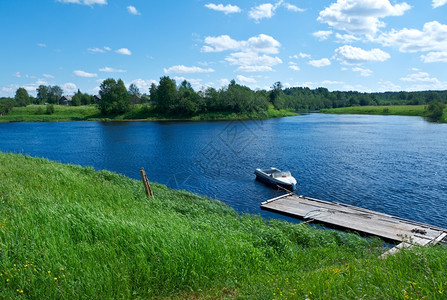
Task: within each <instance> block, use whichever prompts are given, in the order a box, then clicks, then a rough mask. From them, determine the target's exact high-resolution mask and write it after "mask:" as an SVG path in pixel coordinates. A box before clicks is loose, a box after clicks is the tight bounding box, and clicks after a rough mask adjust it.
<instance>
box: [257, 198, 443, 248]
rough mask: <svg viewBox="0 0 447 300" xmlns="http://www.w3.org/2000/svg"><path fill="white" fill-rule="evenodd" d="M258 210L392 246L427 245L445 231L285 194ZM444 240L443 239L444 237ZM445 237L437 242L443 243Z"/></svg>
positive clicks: (362, 209)
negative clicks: (362, 236) (394, 243)
mask: <svg viewBox="0 0 447 300" xmlns="http://www.w3.org/2000/svg"><path fill="white" fill-rule="evenodd" d="M261 209H265V210H269V211H273V212H277V213H280V214H285V215H288V216H292V217H295V218H298V219H301V220H305V221H308V222H309V221H312V222H315V223H319V224H323V225H326V226H330V227H335V228H338V229H342V230H351V231H357V232H359V233H362V234H366V235H373V236H378V237H380V238H383V239H385V240H388V241H392V242H407V243H409V244H417V245H426V244H428V243H430V242H432V241H433V240H435V239H436V238H438V237H440V234H442V233H443V232H447V230H446V229H443V228H440V227H436V226H431V225H428V224H423V223H419V222H414V221H411V220H406V219H402V218H398V217H394V216H391V215H387V214H384V213H380V212H375V211H372V210H368V209H364V208H360V207H356V206H352V205H347V204H343V203H337V202H327V201H323V200H319V199H314V198H308V197H303V196H297V195H294V194H286V195H283V196H280V197H276V198H274V199H270V200H268V201H265V202H263V203H262V204H261ZM444 237H445V236H444ZM444 237H442V238H440V240H442V239H443V238H444Z"/></svg>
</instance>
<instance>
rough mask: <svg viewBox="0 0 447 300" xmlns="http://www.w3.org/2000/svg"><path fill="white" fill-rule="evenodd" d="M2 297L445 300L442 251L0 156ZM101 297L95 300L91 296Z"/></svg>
mask: <svg viewBox="0 0 447 300" xmlns="http://www.w3.org/2000/svg"><path fill="white" fill-rule="evenodd" d="M0 187H1V188H0V203H1V210H0V254H1V255H0V298H5V299H10V298H13V299H15V298H26V299H50V298H51V299H71V298H76V299H77V298H82V299H112V298H113V299H116V298H120V299H149V298H157V299H161V298H169V299H202V298H203V299H205V298H206V299H223V298H249V299H272V298H280V299H285V298H287V299H305V298H314V299H335V298H336V299H360V298H362V299H405V298H410V299H412V298H427V299H443V298H444V296H445V293H446V292H447V284H446V282H447V267H446V265H445V263H443V262H444V261H445V260H446V259H447V249H446V248H445V247H427V248H415V249H413V250H405V249H404V250H402V251H401V252H400V253H398V254H397V255H395V256H391V257H389V258H387V259H386V260H381V259H378V255H380V254H381V253H382V252H383V251H384V250H385V249H383V246H382V242H380V241H379V240H376V239H372V240H365V239H362V238H360V237H358V236H356V235H351V234H344V233H340V232H338V231H332V230H321V229H317V228H314V227H311V226H308V225H306V224H292V223H287V222H284V221H279V220H269V221H267V220H263V219H261V218H260V217H257V216H251V215H239V214H237V213H236V212H235V211H234V210H232V209H231V208H229V207H227V206H226V205H224V204H222V203H221V202H219V201H216V200H211V199H208V198H204V197H200V196H197V195H194V194H191V193H188V192H184V191H174V190H169V189H168V188H166V187H165V186H162V185H159V184H152V188H153V191H154V193H155V198H147V197H146V196H145V192H144V188H143V186H142V184H141V182H139V181H135V180H131V179H129V178H126V177H124V176H122V175H118V174H115V173H112V172H108V171H99V172H96V171H95V170H94V169H93V168H84V167H80V166H74V165H62V164H59V163H55V162H50V161H47V160H44V159H39V158H31V157H29V156H21V155H13V154H1V153H0ZM98 291H100V293H98Z"/></svg>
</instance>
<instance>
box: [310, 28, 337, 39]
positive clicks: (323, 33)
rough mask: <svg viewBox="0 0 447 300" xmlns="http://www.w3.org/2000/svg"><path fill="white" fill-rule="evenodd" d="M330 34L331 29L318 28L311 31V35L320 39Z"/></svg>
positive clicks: (326, 37)
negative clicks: (318, 29)
mask: <svg viewBox="0 0 447 300" xmlns="http://www.w3.org/2000/svg"><path fill="white" fill-rule="evenodd" d="M331 35H332V31H331V30H320V31H317V32H314V33H313V36H314V37H316V38H317V39H318V40H320V41H325V40H327V39H328V38H329V37H330V36H331Z"/></svg>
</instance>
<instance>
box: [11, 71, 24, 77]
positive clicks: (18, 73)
mask: <svg viewBox="0 0 447 300" xmlns="http://www.w3.org/2000/svg"><path fill="white" fill-rule="evenodd" d="M12 76H14V77H17V78H20V77H22V74H20V72H15V73H14V75H12Z"/></svg>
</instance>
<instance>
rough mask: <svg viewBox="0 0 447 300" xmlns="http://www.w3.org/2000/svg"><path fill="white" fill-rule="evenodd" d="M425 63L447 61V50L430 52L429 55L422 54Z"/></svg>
mask: <svg viewBox="0 0 447 300" xmlns="http://www.w3.org/2000/svg"><path fill="white" fill-rule="evenodd" d="M421 58H422V61H423V62H425V63H434V62H447V51H439V52H429V53H427V55H421Z"/></svg>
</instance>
